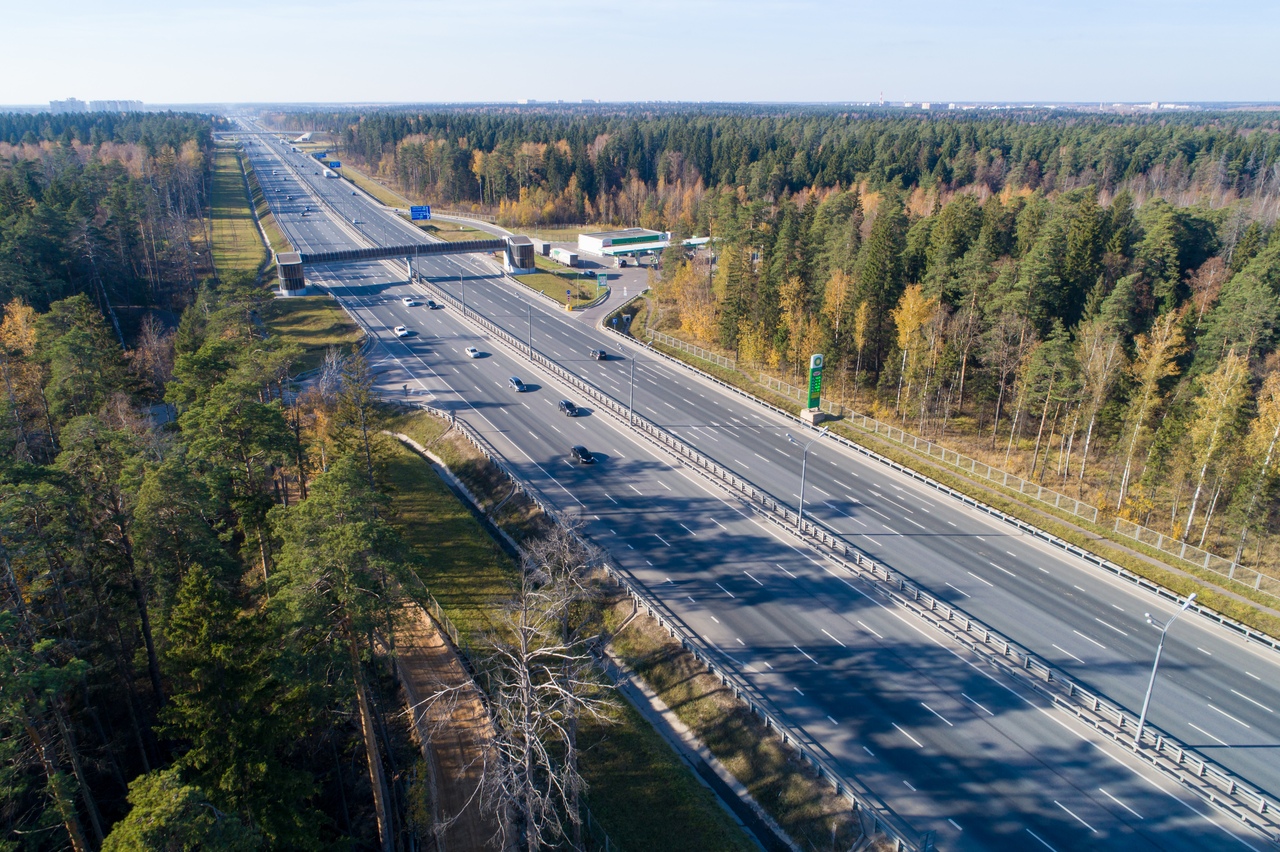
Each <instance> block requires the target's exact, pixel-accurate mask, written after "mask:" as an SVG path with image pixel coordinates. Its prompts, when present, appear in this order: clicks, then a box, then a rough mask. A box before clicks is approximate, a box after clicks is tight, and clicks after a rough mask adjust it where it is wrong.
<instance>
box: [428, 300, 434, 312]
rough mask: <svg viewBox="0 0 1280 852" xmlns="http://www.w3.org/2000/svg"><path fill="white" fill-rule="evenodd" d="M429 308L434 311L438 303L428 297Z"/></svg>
mask: <svg viewBox="0 0 1280 852" xmlns="http://www.w3.org/2000/svg"><path fill="white" fill-rule="evenodd" d="M427 308H428V309H430V310H433V311H434V310H435V309H436V303H435V302H433V301H432V300H430V299H427Z"/></svg>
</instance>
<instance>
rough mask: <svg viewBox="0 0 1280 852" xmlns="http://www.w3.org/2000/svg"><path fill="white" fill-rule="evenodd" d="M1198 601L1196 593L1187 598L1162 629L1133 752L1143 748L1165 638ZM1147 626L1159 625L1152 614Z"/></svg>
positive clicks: (1148, 618) (1149, 616)
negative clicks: (1144, 733)
mask: <svg viewBox="0 0 1280 852" xmlns="http://www.w3.org/2000/svg"><path fill="white" fill-rule="evenodd" d="M1195 599H1196V595H1195V593H1193V594H1192V595H1191V597H1189V598H1187V599H1186V600H1185V601H1184V602H1183V604H1182V608H1181V609H1179V610H1178V611H1177V612H1175V613H1174V614H1173V615H1171V616H1169V620H1168V621H1166V622H1165V623H1164V625H1163V626H1162V627H1161V628H1160V644H1158V645H1156V661H1155V662H1154V663H1153V664H1152V665H1151V680H1150V681H1149V682H1148V683H1147V697H1146V698H1144V699H1142V715H1140V716H1139V717H1138V733H1137V734H1135V735H1134V737H1133V750H1134V751H1138V750H1140V749H1141V748H1142V729H1143V728H1145V727H1146V725H1147V708H1148V707H1150V706H1151V691H1152V690H1153V689H1154V688H1155V685H1156V670H1157V669H1159V668H1160V654H1161V653H1162V652H1163V651H1164V636H1165V634H1166V633H1168V632H1169V628H1170V627H1172V626H1173V623H1174V622H1175V621H1177V620H1178V616H1180V615H1182V614H1183V613H1184V612H1186V611H1187V609H1188V608H1189V607H1190V606H1191V602H1192V601H1194V600H1195ZM1146 617H1147V624H1158V623H1159V622H1157V621H1156V620H1155V619H1154V618H1152V617H1151V613H1149V612H1148V613H1146Z"/></svg>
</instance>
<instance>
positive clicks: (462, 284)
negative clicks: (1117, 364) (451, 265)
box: [458, 270, 467, 317]
mask: <svg viewBox="0 0 1280 852" xmlns="http://www.w3.org/2000/svg"><path fill="white" fill-rule="evenodd" d="M458 287H460V288H461V289H462V315H463V316H464V317H465V316H466V315H467V282H465V281H463V280H462V271H461V270H459V271H458Z"/></svg>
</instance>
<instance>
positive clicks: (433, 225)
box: [410, 219, 493, 243]
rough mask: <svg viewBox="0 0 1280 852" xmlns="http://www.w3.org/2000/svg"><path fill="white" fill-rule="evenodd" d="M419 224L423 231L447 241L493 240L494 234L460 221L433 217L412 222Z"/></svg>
mask: <svg viewBox="0 0 1280 852" xmlns="http://www.w3.org/2000/svg"><path fill="white" fill-rule="evenodd" d="M410 224H413V225H417V226H418V227H419V228H420V229H421V230H422V231H423V232H425V233H427V234H430V235H431V236H433V237H435V238H437V239H441V240H445V241H446V242H451V243H454V242H457V241H458V240H491V239H493V234H489V233H485V232H484V231H480V230H477V229H475V228H469V227H467V226H466V225H463V224H461V223H460V222H449V221H446V220H444V219H432V220H431V221H430V222H411V223H410Z"/></svg>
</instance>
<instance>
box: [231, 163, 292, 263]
mask: <svg viewBox="0 0 1280 852" xmlns="http://www.w3.org/2000/svg"><path fill="white" fill-rule="evenodd" d="M243 165H244V171H245V177H246V178H247V179H248V181H249V198H250V200H252V201H253V207H254V209H255V210H257V211H258V221H259V222H261V223H262V229H263V230H264V231H266V232H267V241H268V242H269V243H271V245H270V249H271V251H273V252H282V251H293V246H292V245H291V244H290V243H289V241H288V240H287V239H285V236H284V232H283V231H281V230H280V226H279V225H277V224H276V217H275V216H273V215H272V214H271V206H270V205H269V204H267V196H266V194H265V193H264V192H263V191H262V186H261V185H260V184H259V183H258V176H257V175H256V174H255V173H254V171H253V165H252V164H250V163H249V162H247V161H245V162H243Z"/></svg>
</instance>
